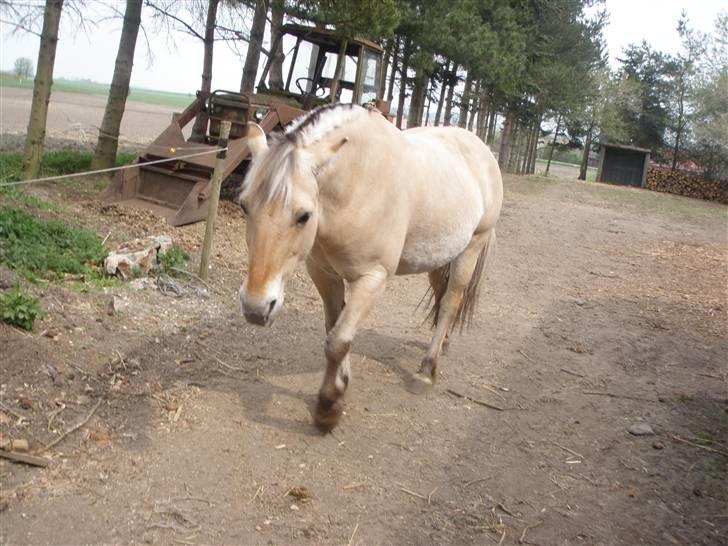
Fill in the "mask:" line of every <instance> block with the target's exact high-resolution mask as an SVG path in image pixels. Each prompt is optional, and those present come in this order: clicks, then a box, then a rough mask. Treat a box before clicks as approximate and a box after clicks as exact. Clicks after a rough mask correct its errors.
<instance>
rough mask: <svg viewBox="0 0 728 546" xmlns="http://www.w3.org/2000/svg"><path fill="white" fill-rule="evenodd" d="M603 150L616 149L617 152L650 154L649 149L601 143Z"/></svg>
mask: <svg viewBox="0 0 728 546" xmlns="http://www.w3.org/2000/svg"><path fill="white" fill-rule="evenodd" d="M602 146H603V147H604V148H616V149H618V150H632V151H633V152H644V153H646V154H649V153H652V150H650V149H649V148H639V147H637V146H629V145H627V144H606V143H603V144H602Z"/></svg>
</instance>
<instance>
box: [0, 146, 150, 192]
mask: <svg viewBox="0 0 728 546" xmlns="http://www.w3.org/2000/svg"><path fill="white" fill-rule="evenodd" d="M92 159H93V153H92V152H82V151H77V150H59V151H55V152H46V153H44V154H43V159H42V161H41V167H40V171H41V177H45V176H60V175H63V174H72V173H81V172H84V171H88V170H90V169H91V160H92ZM135 159H136V155H134V154H130V153H119V154H117V155H116V165H117V166H121V165H128V164H129V163H132V162H133V161H134V160H135ZM22 175H23V154H21V153H19V152H0V183H2V182H17V181H20V180H21V179H22ZM10 187H12V186H10ZM7 188H8V187H5V188H2V189H3V190H7Z"/></svg>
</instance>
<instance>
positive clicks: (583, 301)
mask: <svg viewBox="0 0 728 546" xmlns="http://www.w3.org/2000/svg"><path fill="white" fill-rule="evenodd" d="M574 303H575V304H576V305H578V306H579V307H583V306H584V305H586V300H580V299H575V300H574Z"/></svg>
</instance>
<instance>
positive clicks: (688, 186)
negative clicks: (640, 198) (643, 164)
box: [645, 167, 728, 203]
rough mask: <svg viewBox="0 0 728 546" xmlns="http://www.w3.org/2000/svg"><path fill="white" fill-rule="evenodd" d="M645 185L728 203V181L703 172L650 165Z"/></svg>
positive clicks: (655, 188)
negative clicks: (705, 175) (711, 178)
mask: <svg viewBox="0 0 728 546" xmlns="http://www.w3.org/2000/svg"><path fill="white" fill-rule="evenodd" d="M645 186H646V187H647V188H648V189H651V190H653V191H661V192H666V193H675V194H677V195H685V196H687V197H695V198H696V199H707V200H709V201H718V202H720V203H728V183H726V182H725V181H723V182H721V181H720V180H708V179H707V178H705V177H704V176H703V175H701V174H696V173H690V172H685V171H673V170H671V169H669V168H665V167H650V170H649V171H648V172H647V183H646V184H645Z"/></svg>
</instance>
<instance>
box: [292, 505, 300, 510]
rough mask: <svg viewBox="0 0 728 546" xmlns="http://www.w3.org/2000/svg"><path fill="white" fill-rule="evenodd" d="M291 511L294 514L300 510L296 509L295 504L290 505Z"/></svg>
mask: <svg viewBox="0 0 728 546" xmlns="http://www.w3.org/2000/svg"><path fill="white" fill-rule="evenodd" d="M291 510H293V511H294V512H298V511H299V510H300V508H299V507H298V505H297V504H292V505H291Z"/></svg>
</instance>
